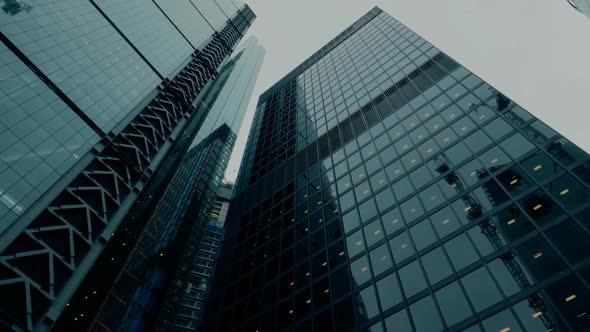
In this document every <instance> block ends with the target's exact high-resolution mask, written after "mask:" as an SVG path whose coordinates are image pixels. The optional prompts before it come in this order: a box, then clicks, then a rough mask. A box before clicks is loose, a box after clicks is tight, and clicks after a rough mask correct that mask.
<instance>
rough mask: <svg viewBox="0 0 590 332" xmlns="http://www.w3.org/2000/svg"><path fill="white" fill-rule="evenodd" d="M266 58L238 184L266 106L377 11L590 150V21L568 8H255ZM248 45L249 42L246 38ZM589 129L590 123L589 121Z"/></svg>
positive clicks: (549, 4) (506, 4) (519, 4)
mask: <svg viewBox="0 0 590 332" xmlns="http://www.w3.org/2000/svg"><path fill="white" fill-rule="evenodd" d="M246 3H247V4H248V5H249V6H250V7H251V8H252V10H253V11H254V12H255V13H256V15H257V18H256V20H255V21H254V24H253V26H252V27H251V29H250V30H249V31H248V33H247V35H246V37H247V36H248V35H250V34H255V35H256V36H257V37H258V38H259V40H260V42H261V43H262V45H263V46H264V47H265V49H266V56H265V59H264V61H263V64H262V68H261V71H260V75H259V77H258V81H257V83H256V85H255V87H254V92H253V95H252V99H251V101H250V106H249V107H248V110H247V113H246V116H245V118H244V124H243V126H242V128H241V130H240V133H239V135H238V139H237V141H236V146H235V148H234V153H233V154H232V158H231V160H230V163H229V166H228V170H227V172H226V179H227V180H229V181H235V178H236V176H237V172H238V169H239V163H240V160H241V157H242V154H243V151H244V147H245V145H246V141H247V135H248V132H249V130H250V124H251V121H252V116H253V115H254V111H255V105H256V103H257V101H258V97H259V96H260V94H261V93H262V92H264V91H265V90H266V89H267V88H269V87H270V86H272V85H273V84H274V83H276V82H277V81H278V80H280V79H281V78H282V77H283V76H285V75H286V74H287V73H288V72H289V71H291V70H292V69H293V68H295V67H296V66H297V65H299V64H300V63H301V62H303V61H304V60H305V59H307V58H308V57H309V56H310V55H312V54H313V53H314V52H315V51H317V50H318V49H319V48H321V47H322V46H324V45H325V44H326V43H327V42H329V41H330V40H331V39H332V38H334V37H335V36H336V35H338V33H340V32H341V31H342V30H344V29H346V28H347V27H348V26H350V25H351V24H352V23H353V22H354V21H355V20H357V19H358V18H360V17H361V16H362V15H364V14H365V13H366V12H367V11H369V10H370V9H371V8H373V7H374V6H379V7H381V8H382V9H383V10H384V11H386V12H388V13H389V14H390V15H392V16H394V17H395V18H396V19H398V20H399V21H401V22H402V23H404V24H406V25H407V26H408V27H410V28H411V29H413V30H414V31H416V32H417V33H418V34H420V35H421V36H423V37H424V38H426V39H427V40H428V41H430V42H431V43H432V44H434V45H435V46H436V47H438V48H440V49H442V50H443V51H444V52H446V53H447V54H449V55H450V56H451V57H453V58H455V59H456V60H458V61H459V62H460V63H461V64H463V65H465V66H466V67H467V68H468V69H470V70H471V71H473V72H474V73H475V74H477V75H478V76H480V77H482V78H483V79H484V80H486V81H488V82H489V83H491V84H492V85H494V86H496V88H498V89H499V90H500V91H502V92H504V93H505V94H507V95H508V96H509V97H511V98H512V99H513V100H515V101H516V102H517V103H519V104H520V105H521V106H523V107H524V108H526V109H527V110H529V111H530V112H531V113H533V114H534V115H536V116H537V117H539V118H540V119H541V120H543V121H545V122H546V123H547V124H549V125H550V126H552V127H554V128H555V129H557V130H558V131H559V132H561V133H562V134H564V136H566V137H567V138H569V139H571V140H572V141H574V142H575V143H577V144H578V145H580V146H582V147H583V148H585V149H586V150H587V151H588V150H589V149H590V135H589V134H588V133H589V131H588V130H587V123H588V122H590V116H589V113H590V112H588V111H589V107H588V97H587V95H588V92H589V91H590V42H589V39H588V38H589V37H588V36H590V19H588V18H587V17H585V16H583V15H581V14H579V13H577V12H575V11H574V10H573V9H572V8H571V7H569V5H568V4H567V2H566V0H494V1H489V0H444V1H442V0H387V1H382V0H250V1H246ZM244 39H245V38H244ZM580 120H584V121H580Z"/></svg>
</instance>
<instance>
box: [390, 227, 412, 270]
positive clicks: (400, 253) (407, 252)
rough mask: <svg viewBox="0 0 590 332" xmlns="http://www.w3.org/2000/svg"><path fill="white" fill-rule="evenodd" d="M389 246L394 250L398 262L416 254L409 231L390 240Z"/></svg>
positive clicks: (394, 256)
mask: <svg viewBox="0 0 590 332" xmlns="http://www.w3.org/2000/svg"><path fill="white" fill-rule="evenodd" d="M389 246H390V247H391V251H392V252H393V258H394V259H395V262H396V263H401V262H403V261H404V260H405V259H407V258H408V257H410V256H412V255H414V253H415V250H414V246H413V244H412V242H411V240H410V236H409V235H408V232H403V233H401V234H400V235H398V236H396V237H394V238H393V239H391V240H390V241H389Z"/></svg>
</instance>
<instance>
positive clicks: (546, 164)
mask: <svg viewBox="0 0 590 332" xmlns="http://www.w3.org/2000/svg"><path fill="white" fill-rule="evenodd" d="M522 165H523V167H524V169H525V170H526V171H527V172H528V173H529V175H530V176H532V177H533V178H535V179H537V180H539V181H543V180H545V179H548V178H550V177H551V176H553V175H555V174H557V173H559V172H561V171H562V169H561V167H559V166H558V165H557V164H556V163H555V162H554V161H553V160H552V159H551V158H549V157H548V156H547V155H545V154H544V153H541V152H538V153H536V154H534V155H532V156H531V157H529V158H527V159H526V160H524V161H523V162H522Z"/></svg>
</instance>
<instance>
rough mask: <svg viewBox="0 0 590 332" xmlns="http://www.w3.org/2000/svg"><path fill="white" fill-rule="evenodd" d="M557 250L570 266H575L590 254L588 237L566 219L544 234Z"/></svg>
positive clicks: (571, 221) (589, 238)
mask: <svg viewBox="0 0 590 332" xmlns="http://www.w3.org/2000/svg"><path fill="white" fill-rule="evenodd" d="M546 234H547V236H549V239H550V240H551V242H553V244H554V245H555V247H556V248H557V250H559V251H560V252H561V253H562V254H563V255H564V256H565V257H566V258H567V259H568V260H569V261H570V263H572V264H576V263H578V262H580V261H582V260H584V259H585V258H586V257H588V253H589V252H590V236H589V235H588V233H586V231H584V230H583V229H582V228H581V227H579V226H578V225H577V224H576V223H575V222H574V221H573V220H572V219H567V220H565V221H563V222H562V223H560V224H559V225H557V226H555V227H553V228H551V229H550V230H548V231H547V232H546Z"/></svg>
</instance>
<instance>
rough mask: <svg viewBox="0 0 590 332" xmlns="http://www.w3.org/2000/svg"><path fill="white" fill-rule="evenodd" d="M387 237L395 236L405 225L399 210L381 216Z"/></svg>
mask: <svg viewBox="0 0 590 332" xmlns="http://www.w3.org/2000/svg"><path fill="white" fill-rule="evenodd" d="M381 221H382V222H383V226H384V227H385V233H387V235H390V234H393V233H394V232H395V231H397V230H398V229H400V228H402V226H403V225H404V223H403V220H402V215H401V213H400V212H399V209H397V208H396V209H393V210H391V211H389V212H387V213H385V214H384V215H382V216H381Z"/></svg>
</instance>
